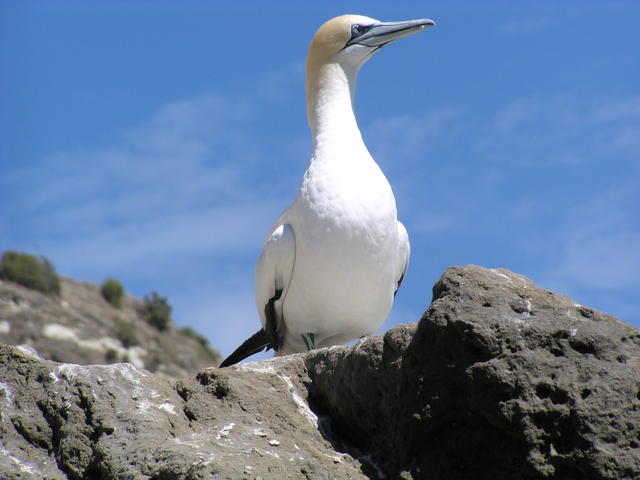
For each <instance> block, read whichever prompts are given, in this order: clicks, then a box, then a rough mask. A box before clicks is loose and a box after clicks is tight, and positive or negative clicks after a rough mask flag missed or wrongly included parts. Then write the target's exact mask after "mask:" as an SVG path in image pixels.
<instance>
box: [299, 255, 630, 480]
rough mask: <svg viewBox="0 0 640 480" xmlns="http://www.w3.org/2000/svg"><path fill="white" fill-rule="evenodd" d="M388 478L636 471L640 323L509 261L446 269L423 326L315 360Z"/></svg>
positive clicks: (341, 419)
mask: <svg viewBox="0 0 640 480" xmlns="http://www.w3.org/2000/svg"><path fill="white" fill-rule="evenodd" d="M307 365H308V369H309V373H308V374H309V377H310V378H311V380H312V381H311V384H310V396H311V400H312V402H313V403H314V405H315V408H316V410H317V411H319V412H326V413H325V415H326V416H327V417H328V418H330V422H331V426H332V427H331V428H332V432H333V433H334V435H336V436H337V438H341V439H342V440H343V441H344V442H345V445H346V446H352V447H353V446H355V447H357V449H358V450H359V451H364V452H368V453H369V454H370V455H371V457H372V458H373V459H374V460H375V462H376V463H377V465H378V466H379V467H380V468H381V469H382V470H383V472H384V473H386V474H387V475H388V476H389V477H391V478H396V476H398V475H400V474H401V473H402V472H405V474H407V475H410V476H409V477H408V478H413V479H419V478H425V479H426V478H429V479H432V478H433V479H449V480H453V479H468V478H474V479H476V480H478V479H485V478H486V479H493V480H498V479H514V478H519V479H525V478H526V479H529V478H531V479H534V478H559V479H565V478H571V479H637V478H640V375H639V374H638V372H639V371H640V331H639V330H637V329H636V328H634V327H632V326H630V325H628V324H625V323H623V322H621V321H619V320H617V319H615V318H613V317H611V316H609V315H606V314H603V313H599V312H596V311H594V310H592V309H590V308H588V307H585V306H582V305H578V304H576V303H575V302H573V301H572V300H570V299H568V298H566V297H563V296H560V295H556V294H553V293H551V292H549V291H546V290H544V289H541V288H539V287H537V286H535V285H534V284H532V283H531V282H530V281H529V280H528V279H526V278H525V277H522V276H520V275H516V274H514V273H511V272H509V271H507V270H486V269H483V268H480V267H474V266H467V267H453V268H449V269H448V270H447V271H446V272H445V273H444V275H443V276H442V278H441V279H440V280H439V281H438V282H437V283H436V284H435V286H434V288H433V302H432V304H431V306H430V307H429V309H428V310H427V311H426V312H425V313H424V315H423V317H422V319H421V321H420V323H419V325H418V327H417V329H416V330H415V332H414V330H413V327H412V326H402V327H398V328H395V329H392V330H390V331H389V332H387V334H385V335H384V336H383V337H370V338H368V339H366V340H365V341H364V342H363V343H361V344H360V345H358V346H356V347H353V348H351V349H334V350H328V351H327V350H321V351H318V352H314V353H313V354H311V355H309V358H308V360H307Z"/></svg>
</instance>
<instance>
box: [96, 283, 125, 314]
mask: <svg viewBox="0 0 640 480" xmlns="http://www.w3.org/2000/svg"><path fill="white" fill-rule="evenodd" d="M100 293H102V296H103V297H104V299H105V300H106V301H107V302H109V303H110V304H111V305H113V306H114V307H116V308H120V307H122V297H123V295H124V287H123V286H122V284H121V283H120V282H119V281H118V280H116V279H115V278H107V280H106V281H105V282H104V283H103V284H102V288H101V289H100Z"/></svg>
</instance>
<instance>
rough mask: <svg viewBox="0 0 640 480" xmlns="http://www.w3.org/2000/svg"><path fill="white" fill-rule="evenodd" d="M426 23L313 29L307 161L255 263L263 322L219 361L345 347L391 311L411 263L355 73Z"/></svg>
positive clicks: (338, 21) (351, 21)
mask: <svg viewBox="0 0 640 480" xmlns="http://www.w3.org/2000/svg"><path fill="white" fill-rule="evenodd" d="M432 25H434V22H433V21H432V20H428V19H424V20H410V21H405V22H390V23H385V22H380V21H378V20H374V19H373V18H369V17H364V16H361V15H342V16H340V17H336V18H334V19H332V20H329V21H328V22H326V23H325V24H324V25H322V26H321V27H320V28H319V29H318V31H317V32H316V34H315V36H314V37H313V40H312V41H311V45H310V47H309V55H308V59H307V85H306V90H307V119H308V122H309V127H310V129H311V134H312V138H313V144H312V154H311V161H310V163H309V167H308V169H307V171H306V172H305V174H304V178H303V180H302V184H301V185H300V188H299V190H298V194H297V196H296V198H295V200H294V201H293V203H292V204H291V205H290V206H289V207H288V208H287V209H286V210H285V211H284V212H283V213H282V215H280V217H279V218H278V220H277V221H276V222H275V223H274V225H273V227H272V228H271V230H270V232H269V235H267V239H266V241H265V244H264V247H263V249H262V254H261V255H260V258H259V260H258V264H257V266H256V271H255V296H256V306H257V308H258V312H259V314H260V320H261V322H262V328H261V329H260V330H259V331H258V332H257V333H255V334H254V335H253V336H252V337H251V338H249V339H248V340H246V341H245V342H244V343H243V344H242V345H240V347H238V348H237V349H236V350H235V351H234V352H233V353H232V354H231V355H230V356H229V357H228V358H227V359H225V360H224V362H222V364H221V365H220V366H221V367H226V366H228V365H233V364H234V363H237V362H239V361H241V360H243V359H244V358H246V357H248V356H250V355H253V354H254V353H257V352H259V351H260V350H263V349H264V348H267V349H268V348H273V349H274V350H275V351H276V355H286V354H290V353H297V352H304V351H307V350H311V349H313V348H316V347H326V346H331V345H336V344H340V343H345V342H348V341H350V340H353V339H355V338H359V337H363V336H365V335H370V334H372V333H374V332H375V331H376V330H377V329H378V327H379V326H380V325H381V324H382V323H383V322H384V320H385V318H386V317H387V315H388V314H389V311H390V310H391V306H392V304H393V299H394V296H395V293H396V291H397V290H398V288H399V287H400V283H401V282H402V279H403V277H404V274H405V272H406V270H407V265H408V263H409V251H410V248H409V237H408V235H407V230H406V229H405V227H404V226H403V225H402V223H400V222H399V221H398V219H397V211H396V202H395V198H394V196H393V192H392V191H391V186H390V185H389V182H388V181H387V179H386V178H385V176H384V174H383V173H382V171H381V170H380V167H378V165H377V164H376V162H375V161H374V159H373V158H372V157H371V154H370V153H369V151H368V150H367V147H366V146H365V144H364V142H363V140H362V135H361V133H360V130H359V129H358V124H357V122H356V118H355V115H354V107H353V104H354V97H355V90H356V78H357V75H358V70H359V69H360V67H361V66H362V65H363V64H364V63H365V62H366V61H367V60H369V58H371V56H372V54H373V53H375V52H376V51H378V50H379V49H380V48H382V47H383V46H384V45H386V44H388V43H390V42H393V41H394V40H398V39H399V38H402V37H406V36H407V35H411V34H413V33H416V32H419V31H421V30H423V29H425V28H427V27H430V26H432Z"/></svg>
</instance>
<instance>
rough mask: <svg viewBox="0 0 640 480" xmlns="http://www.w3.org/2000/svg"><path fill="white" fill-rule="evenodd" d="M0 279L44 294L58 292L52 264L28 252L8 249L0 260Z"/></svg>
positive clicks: (57, 280)
mask: <svg viewBox="0 0 640 480" xmlns="http://www.w3.org/2000/svg"><path fill="white" fill-rule="evenodd" d="M0 279H3V280H9V281H10V282H14V283H17V284H19V285H22V286H23V287H27V288H31V289H33V290H37V291H39V292H42V293H44V294H46V295H58V294H60V279H59V278H58V275H57V274H56V270H55V268H54V266H53V264H52V263H51V262H50V261H49V259H47V258H46V257H40V258H37V257H35V256H34V255H30V254H28V253H20V252H15V251H12V250H8V251H6V252H4V254H3V255H2V260H0Z"/></svg>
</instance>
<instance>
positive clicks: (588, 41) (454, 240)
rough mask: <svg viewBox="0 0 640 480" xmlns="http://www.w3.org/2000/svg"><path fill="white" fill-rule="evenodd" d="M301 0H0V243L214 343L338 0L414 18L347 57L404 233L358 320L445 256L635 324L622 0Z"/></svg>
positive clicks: (304, 147)
mask: <svg viewBox="0 0 640 480" xmlns="http://www.w3.org/2000/svg"><path fill="white" fill-rule="evenodd" d="M240 3H242V6H239V4H240ZM304 5H305V6H303V2H176V3H170V2H109V3H107V2H104V3H102V2H46V3H39V2H7V1H4V2H1V3H0V131H2V142H0V165H1V167H2V169H1V172H2V173H1V174H0V250H6V249H17V250H24V251H29V252H33V253H39V254H44V255H47V256H48V257H49V258H50V259H51V260H52V261H53V262H54V264H55V265H56V267H57V269H58V271H59V272H60V273H62V274H63V275H67V276H71V277H74V278H77V279H80V280H86V281H92V282H97V283H101V282H102V281H103V280H104V279H105V278H106V277H107V276H113V277H116V278H118V279H119V280H120V281H121V282H122V283H123V284H124V286H125V288H126V289H127V290H128V291H129V292H131V293H133V294H135V295H137V296H140V297H141V296H143V295H144V294H147V293H149V292H151V291H152V290H156V291H158V292H159V293H160V294H161V295H165V296H167V297H168V298H169V301H170V302H171V304H172V305H173V306H174V319H175V321H176V323H177V324H178V325H187V324H190V325H192V326H194V327H195V328H196V329H197V330H199V331H200V332H202V333H204V334H205V335H206V336H207V337H208V338H209V339H210V341H211V343H212V344H213V345H214V346H215V347H217V348H219V349H220V350H221V351H222V353H224V354H228V353H230V351H231V350H233V348H234V347H235V346H237V344H239V343H240V342H241V341H242V340H244V338H245V337H246V336H248V335H249V334H251V333H253V332H254V331H255V330H256V329H257V327H258V325H259V320H258V316H257V314H256V313H255V307H254V302H253V279H252V276H253V266H254V263H255V260H256V259H257V257H258V255H259V250H260V247H261V244H262V240H263V238H264V235H265V234H266V233H267V229H268V228H269V227H270V225H271V223H272V221H273V220H274V219H275V218H276V216H277V215H278V214H279V212H280V211H281V210H282V209H283V208H285V207H286V206H287V204H288V203H289V202H290V201H291V200H292V199H293V197H294V194H295V191H296V189H297V186H298V184H299V182H300V179H301V176H302V174H303V172H304V170H305V168H306V166H307V161H308V155H309V148H310V140H309V133H308V129H307V126H306V118H305V105H304V62H305V57H306V50H307V46H308V43H309V41H310V39H311V36H312V35H313V33H314V32H315V30H316V29H317V27H318V26H319V25H320V24H321V23H322V22H324V21H325V20H327V19H329V18H331V17H333V16H336V15H338V14H342V13H361V14H365V15H369V16H372V17H374V18H379V19H381V20H403V19H411V18H424V17H427V18H432V19H434V20H435V21H436V22H437V26H436V27H434V28H432V29H429V30H427V31H425V32H422V33H420V34H418V35H415V36H412V37H410V38H407V39H403V40H402V41H399V42H397V43H395V44H393V45H391V46H389V47H386V48H385V49H383V50H382V51H381V52H379V53H378V54H376V56H375V57H374V58H373V59H372V60H371V61H370V62H369V63H368V64H367V65H366V66H365V67H364V68H363V70H362V72H361V74H360V77H359V85H358V94H357V102H356V103H357V114H358V118H359V123H360V127H361V130H362V131H363V135H364V138H365V141H366V143H367V144H368V146H369V148H370V150H371V152H372V154H373V155H374V157H375V158H376V159H377V160H378V162H379V163H380V165H381V167H382V168H383V170H384V171H385V173H386V174H387V176H388V178H389V180H390V182H391V184H392V186H393V188H394V191H395V193H396V198H397V202H398V209H399V216H400V219H401V220H402V221H403V222H404V223H405V225H406V226H407V228H408V230H409V234H410V237H411V243H412V258H411V265H410V268H409V272H408V275H407V277H406V279H405V281H404V284H403V287H402V289H401V291H400V292H399V294H398V297H397V300H396V305H395V306H394V310H393V312H392V314H391V316H390V318H389V319H388V320H387V322H386V323H385V324H384V325H383V327H382V328H381V331H384V330H386V329H388V328H389V327H391V326H392V325H394V324H395V323H398V322H407V321H416V320H417V319H418V318H419V316H420V314H421V312H422V311H423V310H424V309H425V308H426V307H427V306H428V304H429V302H430V300H431V287H432V285H433V283H434V282H435V281H436V280H437V279H438V277H439V276H440V274H441V273H442V271H443V270H444V269H445V268H446V267H447V266H450V265H463V264H468V263H473V264H477V265H482V266H485V267H504V268H508V269H510V270H513V271H515V272H517V273H520V274H523V275H526V276H528V277H530V278H531V279H532V280H534V281H535V282H536V283H538V284H539V285H541V286H543V287H545V288H548V289H550V290H554V291H556V292H558V293H563V294H566V295H568V296H571V297H573V298H574V299H575V300H576V301H577V302H579V303H582V304H585V305H589V306H592V307H594V308H597V309H600V310H603V311H606V312H608V313H611V314H613V315H616V316H618V317H619V318H621V319H623V320H625V321H627V322H630V323H633V324H635V325H637V326H640V293H639V291H640V213H639V211H640V188H639V186H640V59H639V57H638V45H640V29H639V28H638V25H637V19H638V18H639V17H640V4H638V2H631V1H629V2H615V1H614V2H604V1H603V2H577V1H576V2H574V1H569V2H562V4H560V3H556V2H483V3H482V4H481V5H479V4H478V3H477V2H395V3H394V4H393V5H391V2H348V1H347V2H344V1H343V2H323V3H322V5H315V4H314V5H313V6H311V7H309V6H306V5H308V4H307V3H305V4H304Z"/></svg>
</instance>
